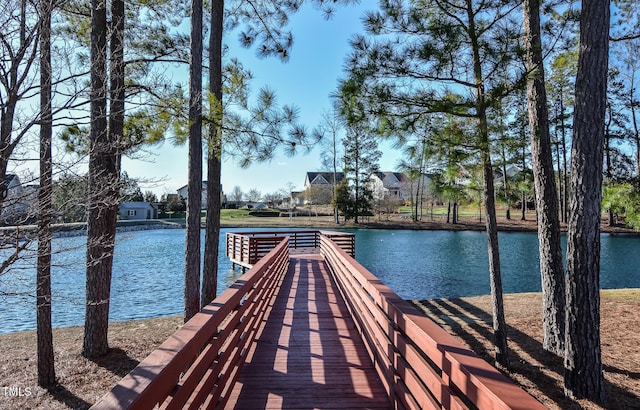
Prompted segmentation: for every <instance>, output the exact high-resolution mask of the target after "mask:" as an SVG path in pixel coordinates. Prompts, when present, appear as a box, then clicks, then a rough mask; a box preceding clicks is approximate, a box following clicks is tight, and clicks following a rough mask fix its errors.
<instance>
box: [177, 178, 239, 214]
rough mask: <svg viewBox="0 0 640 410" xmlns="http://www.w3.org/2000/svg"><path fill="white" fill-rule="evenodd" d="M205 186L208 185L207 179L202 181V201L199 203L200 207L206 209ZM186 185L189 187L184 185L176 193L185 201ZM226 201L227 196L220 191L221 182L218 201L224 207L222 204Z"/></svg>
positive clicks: (186, 194) (186, 195)
mask: <svg viewBox="0 0 640 410" xmlns="http://www.w3.org/2000/svg"><path fill="white" fill-rule="evenodd" d="M207 186H208V184H207V181H202V201H201V204H200V206H201V208H200V209H207ZM188 187H189V186H188V185H185V186H183V187H182V188H179V189H178V195H180V197H181V198H182V199H184V200H185V203H186V201H187V197H188V195H189V193H188V189H187V188H188ZM226 202H227V198H226V196H225V195H224V192H222V184H221V185H220V203H221V204H223V207H224V204H225V203H226Z"/></svg>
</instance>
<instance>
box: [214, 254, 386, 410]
mask: <svg viewBox="0 0 640 410" xmlns="http://www.w3.org/2000/svg"><path fill="white" fill-rule="evenodd" d="M281 290H282V291H281V293H280V294H279V295H278V297H277V298H276V300H275V303H274V306H273V308H272V309H271V313H270V315H269V319H268V321H267V323H266V326H265V327H264V330H263V332H262V334H261V335H260V336H259V337H258V339H257V340H256V344H255V346H254V351H253V352H252V353H251V354H250V357H249V358H248V359H247V362H246V363H245V365H244V368H243V369H242V371H241V372H240V377H239V378H238V381H237V382H236V386H235V388H234V390H233V393H232V394H231V397H230V399H229V402H228V403H227V405H228V407H229V408H236V409H252V410H253V409H293V408H295V409H307V408H309V409H313V408H324V409H344V408H357V409H388V408H389V406H390V403H389V399H388V398H387V394H386V392H385V391H384V389H383V386H382V383H381V382H380V379H379V377H378V375H377V374H376V370H375V368H374V367H373V365H372V363H371V360H370V359H369V356H368V354H367V350H366V348H365V346H364V343H363V342H362V340H361V339H360V337H359V335H358V333H357V331H356V327H355V324H354V322H353V319H352V318H351V315H350V314H349V311H348V310H347V308H346V305H345V303H344V302H343V301H342V298H341V297H340V294H339V292H338V290H337V289H336V284H335V283H334V282H333V280H332V279H331V277H330V275H329V273H328V271H327V266H326V264H325V262H324V260H323V259H322V258H321V257H320V255H319V254H313V255H295V256H294V255H292V256H291V258H290V264H289V269H288V271H287V274H286V276H285V278H284V281H283V283H282V288H281Z"/></svg>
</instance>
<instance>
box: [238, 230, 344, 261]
mask: <svg viewBox="0 0 640 410" xmlns="http://www.w3.org/2000/svg"><path fill="white" fill-rule="evenodd" d="M323 236H324V237H327V238H330V239H331V240H333V241H334V242H335V243H336V244H337V245H338V246H339V247H340V248H342V249H343V250H344V251H345V252H347V254H349V255H350V256H351V257H355V251H356V242H355V235H354V234H352V233H348V232H337V231H321V230H320V231H319V230H299V231H270V232H228V233H227V241H226V242H227V247H226V254H227V257H228V258H229V259H231V262H232V263H233V264H235V265H239V266H242V267H244V268H250V267H251V266H253V265H255V264H256V262H258V261H259V260H260V259H261V258H262V257H264V255H266V254H267V253H269V252H270V251H271V249H273V248H274V247H275V246H276V245H277V244H278V243H280V241H282V239H283V238H285V237H288V238H289V248H290V249H292V250H294V249H295V250H296V251H298V252H314V251H318V252H319V250H320V238H321V237H323Z"/></svg>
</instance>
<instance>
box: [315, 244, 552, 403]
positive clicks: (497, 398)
mask: <svg viewBox="0 0 640 410" xmlns="http://www.w3.org/2000/svg"><path fill="white" fill-rule="evenodd" d="M320 240H321V254H322V256H323V257H324V259H325V261H326V262H327V265H328V267H329V270H330V271H331V273H332V275H333V277H334V280H335V281H336V283H337V284H338V287H339V289H340V291H341V293H342V296H343V298H344V300H345V301H346V303H347V306H348V308H349V310H350V312H351V315H352V317H353V319H354V321H355V322H356V326H357V327H358V328H359V331H360V332H361V335H362V338H363V340H364V342H365V345H366V346H367V349H368V352H369V355H370V356H371V359H372V360H373V362H374V364H375V366H376V370H377V371H378V374H379V375H380V378H381V380H382V382H383V384H384V385H385V388H386V389H387V393H388V394H389V397H390V398H391V400H392V401H393V402H394V407H396V408H409V409H424V408H434V409H441V408H445V409H466V408H473V407H478V408H481V409H544V406H542V404H540V403H539V402H538V401H536V400H535V399H534V398H533V397H532V396H530V395H529V394H528V393H526V392H525V391H524V390H522V389H521V388H519V387H518V386H516V385H515V384H514V383H513V382H511V381H510V380H509V379H507V378H506V377H505V376H504V375H503V374H502V373H500V372H499V371H498V370H497V369H496V368H494V367H492V366H491V365H489V364H488V363H487V362H486V361H484V360H482V359H481V358H480V357H478V356H477V355H476V354H475V353H474V352H473V351H472V350H471V349H469V348H467V347H465V346H463V345H462V344H461V343H460V342H458V341H457V340H456V339H455V338H454V337H453V336H451V335H450V334H448V333H447V332H446V331H444V330H443V329H442V328H440V327H439V326H438V325H437V324H435V323H434V322H433V321H431V320H429V319H428V318H427V317H425V316H424V315H423V314H421V313H420V312H419V311H418V310H417V309H416V308H415V307H414V306H412V305H411V304H410V303H408V302H407V301H405V300H403V299H402V298H400V297H399V296H398V295H397V294H396V293H395V292H393V291H392V290H391V289H389V288H388V287H387V286H386V285H384V284H383V283H382V282H380V280H379V279H378V278H376V277H375V276H374V275H373V274H371V273H370V272H369V271H367V270H366V269H365V268H364V267H363V266H362V265H360V264H359V263H358V262H356V261H355V260H354V259H353V258H351V257H349V255H347V254H346V253H345V252H344V251H343V250H342V249H340V248H339V247H338V246H336V245H335V243H333V242H332V241H331V240H330V239H329V238H327V237H325V236H323V237H321V238H320Z"/></svg>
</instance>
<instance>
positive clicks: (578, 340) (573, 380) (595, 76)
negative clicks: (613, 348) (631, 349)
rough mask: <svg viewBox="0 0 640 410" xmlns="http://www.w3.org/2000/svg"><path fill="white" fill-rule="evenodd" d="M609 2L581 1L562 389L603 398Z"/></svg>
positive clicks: (575, 395)
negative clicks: (602, 285) (603, 217)
mask: <svg viewBox="0 0 640 410" xmlns="http://www.w3.org/2000/svg"><path fill="white" fill-rule="evenodd" d="M609 7H610V4H609V1H608V0H584V1H583V2H582V13H581V16H580V54H579V56H578V73H577V76H576V97H575V113H574V122H573V123H574V134H573V146H572V151H571V188H572V195H573V196H572V201H571V214H570V218H569V228H568V235H567V332H566V340H565V341H566V351H565V374H564V382H565V393H566V394H567V396H569V397H572V398H588V399H591V400H594V401H598V402H604V399H605V391H604V378H603V374H602V355H601V346H600V214H601V201H602V160H603V159H602V154H603V140H604V117H605V110H606V101H607V68H608V56H609V24H610V10H609Z"/></svg>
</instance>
